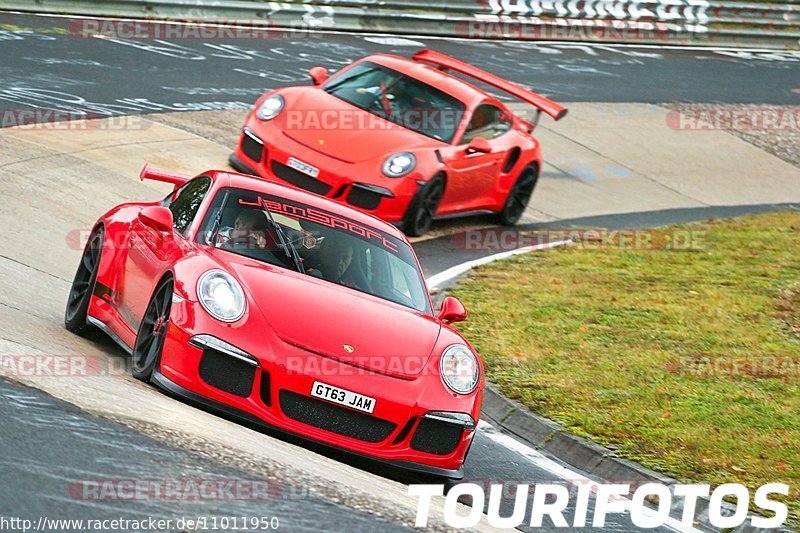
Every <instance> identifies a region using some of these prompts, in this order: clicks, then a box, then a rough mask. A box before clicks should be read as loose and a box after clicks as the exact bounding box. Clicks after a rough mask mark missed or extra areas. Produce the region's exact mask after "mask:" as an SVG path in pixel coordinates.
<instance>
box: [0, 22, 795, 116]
mask: <svg viewBox="0 0 800 533" xmlns="http://www.w3.org/2000/svg"><path fill="white" fill-rule="evenodd" d="M77 24H78V23H76V22H75V21H74V20H73V19H68V18H54V17H37V16H31V15H15V14H8V13H2V12H0V44H1V45H2V48H3V54H2V62H0V109H30V108H31V107H36V106H39V107H48V108H52V109H74V110H77V111H88V112H92V113H96V114H97V115H106V114H132V113H137V112H158V111H180V110H186V109H209V108H210V109H215V108H218V107H215V106H219V105H220V104H223V103H227V104H228V105H231V106H242V107H247V106H250V105H251V104H252V102H253V101H254V100H255V98H256V97H257V96H258V95H260V94H261V93H263V92H264V91H266V90H268V89H274V88H276V87H280V86H285V85H291V84H304V83H308V80H309V78H308V74H307V70H308V69H309V68H310V67H312V66H317V65H321V66H325V67H327V68H329V69H331V70H336V69H338V68H341V67H342V66H345V65H347V64H349V63H350V62H352V61H353V60H355V59H357V58H359V57H362V56H364V55H366V54H369V53H376V52H385V53H396V54H401V55H410V54H412V53H413V52H415V51H417V50H419V49H421V48H424V47H433V48H436V49H437V50H439V51H441V52H444V53H448V54H452V55H454V56H456V57H460V58H464V59H467V60H468V61H470V62H472V63H474V64H475V65H477V66H479V67H484V68H487V69H490V70H492V71H495V72H496V73H498V74H500V75H502V76H505V77H507V78H509V79H511V80H514V81H516V82H518V83H522V84H524V85H527V86H529V87H531V88H533V89H535V90H537V91H539V92H541V93H543V94H546V95H548V96H550V97H552V98H555V99H557V100H562V101H570V102H580V101H592V102H642V103H663V102H672V101H682V102H730V103H762V104H794V103H797V102H798V92H797V91H799V90H800V79H798V76H797V72H798V66H799V63H800V53H798V52H783V53H780V52H760V53H758V52H742V53H735V52H726V51H714V50H676V49H654V48H644V47H624V46H600V45H584V44H574V43H560V44H559V43H555V44H534V43H514V42H505V43H501V42H473V41H447V40H440V39H425V38H410V39H398V38H388V39H387V38H380V37H369V36H367V37H364V36H358V35H352V34H321V33H300V34H292V33H285V32H280V31H278V32H276V33H275V34H274V35H271V38H268V39H251V40H247V39H244V40H230V39H228V40H226V39H213V40H207V41H202V40H197V39H182V40H172V41H166V40H159V41H155V40H152V39H114V38H109V39H98V38H84V37H81V36H80V34H79V30H80V28H81V27H80V26H79V25H77ZM76 25H77V26H76Z"/></svg>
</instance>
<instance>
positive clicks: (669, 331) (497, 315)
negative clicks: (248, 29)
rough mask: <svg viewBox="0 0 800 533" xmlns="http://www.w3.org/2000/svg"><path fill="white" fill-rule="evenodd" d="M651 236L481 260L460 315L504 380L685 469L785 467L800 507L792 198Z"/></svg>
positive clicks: (465, 287) (799, 366)
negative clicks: (638, 245)
mask: <svg viewBox="0 0 800 533" xmlns="http://www.w3.org/2000/svg"><path fill="white" fill-rule="evenodd" d="M687 232H692V234H693V235H699V236H700V237H702V239H701V241H702V242H701V245H699V246H696V247H695V248H694V249H692V250H676V249H674V247H672V246H670V243H671V242H674V239H672V238H671V237H672V236H674V235H676V234H681V235H684V234H687ZM650 237H651V238H650V239H649V242H650V246H649V248H648V249H631V248H630V247H627V248H622V247H614V248H609V247H603V248H598V247H590V246H574V247H567V248H558V249H553V250H548V251H543V252H535V253H531V254H527V255H524V256H518V257H516V258H513V259H509V260H506V261H501V262H497V263H494V264H492V265H487V266H484V267H481V268H479V269H477V270H476V271H475V272H474V273H472V274H471V275H470V276H469V277H468V278H466V279H465V280H463V281H462V282H460V283H459V284H458V285H457V286H456V287H455V288H454V289H453V291H452V294H453V295H455V296H457V297H458V298H460V299H461V300H462V301H463V302H464V304H465V305H466V307H467V309H468V310H469V312H470V317H469V319H468V320H467V322H465V323H463V324H460V325H459V329H460V330H461V331H462V333H464V335H466V337H467V338H469V339H470V340H471V341H472V343H473V344H474V345H475V347H476V348H477V349H478V351H479V352H480V353H481V355H482V356H483V358H484V360H485V362H486V368H487V374H488V378H489V380H490V381H492V382H494V383H495V384H497V385H499V387H500V388H501V390H502V391H503V393H504V394H506V395H507V396H509V397H511V398H514V399H516V400H519V401H521V402H522V403H523V404H525V405H527V406H528V407H529V408H531V409H532V410H534V411H536V412H538V413H541V414H543V415H544V416H547V417H549V418H551V419H553V420H556V421H558V422H560V423H561V424H563V425H564V426H566V427H567V428H569V429H570V430H571V431H573V432H575V433H577V434H579V435H583V436H585V437H588V438H590V439H592V440H594V441H597V442H599V443H601V444H604V445H606V446H609V447H611V448H613V449H614V450H616V453H617V454H618V455H619V456H622V457H627V458H629V459H633V460H635V461H638V462H640V463H642V464H644V465H646V466H648V467H650V468H652V469H654V470H657V471H659V472H663V473H665V474H668V475H670V476H673V477H675V478H677V479H678V480H681V481H683V482H689V481H691V482H705V483H710V484H712V485H719V484H722V483H727V482H738V483H743V484H745V485H747V486H748V487H750V488H751V490H752V489H755V488H757V487H759V486H761V485H763V484H765V483H770V482H785V483H788V484H789V486H790V493H789V497H788V498H786V500H785V501H786V502H787V503H788V504H789V506H790V515H791V519H792V520H794V521H797V520H798V519H800V497H798V494H800V213H797V212H780V213H771V214H766V215H758V216H748V217H742V218H738V219H729V220H718V221H711V222H708V223H704V224H691V225H681V226H673V227H668V228H663V229H661V230H653V231H652V232H651V235H650ZM751 494H752V492H751Z"/></svg>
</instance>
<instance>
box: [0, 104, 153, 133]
mask: <svg viewBox="0 0 800 533" xmlns="http://www.w3.org/2000/svg"><path fill="white" fill-rule="evenodd" d="M150 125H151V122H149V121H147V120H145V119H144V118H143V117H141V116H139V115H122V116H107V115H100V114H98V113H94V112H92V111H88V110H86V111H83V110H77V111H76V110H64V109H46V108H26V109H3V110H0V128H19V129H22V130H54V131H98V130H100V131H131V130H144V129H147V128H149V127H150Z"/></svg>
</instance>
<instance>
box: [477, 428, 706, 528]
mask: <svg viewBox="0 0 800 533" xmlns="http://www.w3.org/2000/svg"><path fill="white" fill-rule="evenodd" d="M478 431H480V432H481V433H483V434H484V435H485V436H486V437H488V438H490V439H491V440H493V441H494V442H496V443H497V444H499V445H501V446H503V447H505V448H507V449H509V450H511V451H514V452H516V453H518V454H519V455H521V456H522V457H524V458H525V459H527V460H528V461H530V462H531V463H533V464H534V465H536V466H537V467H538V468H540V469H542V470H546V471H548V472H550V473H551V474H555V475H556V476H558V477H559V478H560V479H563V480H565V481H568V482H571V483H579V484H581V485H584V486H587V487H588V488H589V490H591V491H592V493H594V494H596V493H597V486H598V483H597V482H595V481H593V480H591V479H589V478H588V477H586V476H584V475H582V474H579V473H578V472H575V471H574V470H570V469H569V468H567V467H566V466H564V465H562V464H560V463H557V462H556V461H554V460H552V459H550V458H549V457H545V456H544V455H542V454H541V453H540V452H537V451H536V450H534V449H533V448H531V447H530V446H528V445H527V444H523V443H522V442H519V441H518V440H516V439H514V437H512V436H510V435H507V434H505V433H502V432H500V431H498V430H497V429H496V428H495V427H494V426H493V425H491V424H490V423H488V422H486V421H484V420H479V421H478ZM618 501H619V502H620V503H621V504H622V506H623V507H624V508H625V509H626V510H627V511H629V512H630V507H631V503H632V502H631V500H630V499H628V498H621V499H620V500H618ZM644 513H645V514H646V515H648V516H652V517H655V516H656V513H655V512H654V511H651V510H650V509H645V510H644ZM587 520H588V519H587ZM587 523H588V522H587ZM664 527H667V528H669V529H671V530H673V531H680V532H691V533H701V530H699V529H696V528H693V527H686V526H684V525H683V524H681V522H680V520H676V519H674V518H672V517H670V518H668V519H667V520H666V522H665V523H664Z"/></svg>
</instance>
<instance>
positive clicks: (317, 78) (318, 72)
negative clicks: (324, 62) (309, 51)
mask: <svg viewBox="0 0 800 533" xmlns="http://www.w3.org/2000/svg"><path fill="white" fill-rule="evenodd" d="M308 75H309V76H311V79H312V81H313V82H314V85H322V82H324V81H325V80H327V79H328V69H326V68H324V67H311V68H310V69H308Z"/></svg>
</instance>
